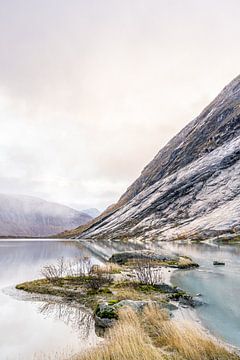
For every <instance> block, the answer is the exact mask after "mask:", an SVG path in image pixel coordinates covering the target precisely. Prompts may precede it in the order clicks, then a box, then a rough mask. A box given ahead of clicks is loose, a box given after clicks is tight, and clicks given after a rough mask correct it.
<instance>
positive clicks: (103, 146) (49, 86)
mask: <svg viewBox="0 0 240 360" xmlns="http://www.w3.org/2000/svg"><path fill="white" fill-rule="evenodd" d="M239 13H240V2H239V0H201V1H199V0H181V1H180V0H41V1H36V0H24V1H22V0H0V192H1V193H11V194H27V195H33V196H38V197H41V198H43V199H46V200H50V201H55V202H60V203H63V204H66V205H70V206H73V207H75V208H78V209H84V208H90V207H95V208H98V209H100V210H103V209H104V208H106V207H107V206H109V205H110V204H112V203H114V202H116V201H117V200H118V198H119V197H120V195H121V194H122V193H123V192H124V191H125V190H126V188H127V187H128V186H129V185H131V183H132V182H133V181H134V180H135V179H136V178H137V177H138V176H139V174H140V172H141V170H142V169H143V168H144V166H145V165H147V163H148V162H149V161H150V160H151V159H152V158H153V157H154V156H155V154H156V153H157V152H158V151H159V150H160V148H161V147H162V146H164V144H166V143H167V142H168V141H169V140H170V139H171V138H172V137H173V136H174V135H175V134H176V133H177V132H178V131H179V130H181V128H183V127H184V126H185V125H186V124H187V123H188V122H189V121H191V120H192V119H193V118H194V117H195V116H197V115H198V114H199V113H200V112H201V111H202V110H203V108H204V107H205V106H207V105H208V103H209V102H210V101H211V100H212V99H213V98H214V97H215V96H216V95H217V94H218V93H219V91H220V90H221V89H222V88H223V87H224V86H225V85H226V84H227V83H228V82H230V81H231V80H232V79H233V78H234V77H236V76H237V75H238V74H239V64H240V47H239V38H240V25H239Z"/></svg>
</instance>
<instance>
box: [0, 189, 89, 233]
mask: <svg viewBox="0 0 240 360" xmlns="http://www.w3.org/2000/svg"><path fill="white" fill-rule="evenodd" d="M91 219H92V218H91V217H90V216H89V215H87V214H85V213H83V212H80V211H77V210H74V209H72V208H70V207H68V206H66V205H61V204H58V203H55V202H49V201H46V200H42V199H40V198H38V197H34V196H28V195H13V194H0V236H1V237H11V236H13V237H21V236H22V237H47V236H51V235H54V234H56V233H57V232H61V231H64V230H66V229H68V230H70V229H72V228H74V227H76V226H79V225H81V224H83V223H86V222H88V221H89V220H91Z"/></svg>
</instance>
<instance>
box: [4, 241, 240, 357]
mask: <svg viewBox="0 0 240 360" xmlns="http://www.w3.org/2000/svg"><path fill="white" fill-rule="evenodd" d="M88 245H89V244H88V243H87V244H86V246H85V245H84V246H83V245H81V244H80V243H78V242H74V241H62V240H51V241H48V240H47V241H46V240H42V241H41V240H9V241H6V240H1V241H0V354H1V360H45V359H46V360H49V359H51V360H52V359H54V360H55V359H56V360H57V359H60V358H61V355H62V354H64V355H65V356H66V355H72V354H74V353H77V352H81V351H83V350H85V349H87V348H88V347H92V346H93V345H95V344H97V343H98V342H99V341H101V340H100V339H99V338H98V337H97V336H96V334H95V328H94V322H93V319H92V317H91V315H90V313H89V312H88V311H87V310H86V309H84V308H83V307H81V306H73V305H70V304H66V303H63V302H61V301H58V302H53V301H51V299H49V298H44V300H43V299H42V298H39V297H38V296H37V297H35V296H33V297H32V296H30V295H29V294H25V293H22V292H21V291H17V290H15V289H14V287H15V285H16V284H17V283H20V282H24V281H27V280H32V279H36V278H39V277H41V274H40V270H41V268H42V267H43V266H44V265H46V264H51V263H54V262H55V261H56V260H57V259H58V258H60V257H64V258H65V259H73V258H75V257H78V256H89V257H91V258H92V261H93V263H102V262H104V260H106V259H107V258H108V257H109V256H110V255H111V254H112V253H114V252H117V251H123V250H125V249H128V250H133V249H140V248H144V247H146V248H151V249H153V248H154V245H153V244H148V245H140V244H139V243H136V244H134V243H129V244H128V246H126V244H121V243H119V242H115V243H112V244H111V245H110V244H108V243H107V244H104V243H100V242H97V243H95V244H91V245H90V246H88ZM156 246H157V247H163V248H167V249H169V250H171V251H172V252H173V253H179V254H183V255H189V256H191V257H192V258H193V260H195V261H196V262H198V263H199V264H200V268H199V269H196V270H188V271H176V272H175V273H174V275H173V279H172V281H173V282H174V284H175V285H177V286H180V287H181V288H183V289H184V290H186V291H188V292H190V293H192V294H193V295H195V294H197V293H201V294H202V297H201V299H202V300H203V301H204V302H205V303H206V305H203V306H201V307H199V308H197V310H196V311H197V313H198V316H199V317H200V319H201V321H202V322H203V324H204V325H205V326H206V327H207V328H208V329H209V330H210V331H211V332H212V333H214V334H216V335H217V336H219V337H221V338H222V339H224V340H226V341H228V342H229V343H231V344H233V345H236V346H238V347H240V306H239V298H240V245H234V246H233V245H220V246H217V245H208V244H186V243H168V244H166V243H160V244H156ZM213 260H222V261H224V262H225V263H226V266H224V267H216V266H213V264H212V262H213Z"/></svg>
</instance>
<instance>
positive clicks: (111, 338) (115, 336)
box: [74, 306, 239, 360]
mask: <svg viewBox="0 0 240 360" xmlns="http://www.w3.org/2000/svg"><path fill="white" fill-rule="evenodd" d="M74 360H239V357H238V356H237V355H235V354H232V353H229V352H228V351H227V350H226V349H225V348H224V347H222V346H220V345H219V344H217V343H216V342H215V341H213V340H211V339H210V338H208V337H207V336H206V335H205V334H204V333H202V332H199V331H197V330H196V329H195V328H193V327H190V326H189V325H187V324H177V323H176V322H175V321H172V320H170V319H169V316H168V313H167V312H166V311H164V310H159V308H156V307H155V306H151V307H148V308H146V309H145V311H144V313H143V314H142V315H137V314H136V313H134V311H133V310H131V309H121V310H120V313H119V321H118V322H117V323H116V325H115V326H114V327H113V328H112V329H111V330H110V331H109V332H108V334H107V336H106V339H105V341H104V342H103V344H102V345H101V346H99V347H97V348H95V349H93V350H91V351H90V352H87V353H86V354H83V355H79V356H77V357H75V358H74Z"/></svg>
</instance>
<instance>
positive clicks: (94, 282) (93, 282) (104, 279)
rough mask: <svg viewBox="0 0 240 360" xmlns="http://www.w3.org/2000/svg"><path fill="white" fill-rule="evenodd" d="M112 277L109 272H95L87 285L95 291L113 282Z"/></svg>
mask: <svg viewBox="0 0 240 360" xmlns="http://www.w3.org/2000/svg"><path fill="white" fill-rule="evenodd" d="M112 281H113V280H112V277H111V275H110V274H108V273H102V272H101V271H99V272H96V271H95V272H94V273H92V274H91V276H90V277H89V279H88V283H87V286H88V287H89V288H90V289H91V290H94V291H97V290H99V289H100V288H101V287H103V286H104V285H110V284H111V283H112Z"/></svg>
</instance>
